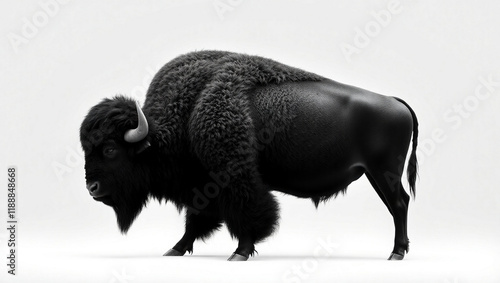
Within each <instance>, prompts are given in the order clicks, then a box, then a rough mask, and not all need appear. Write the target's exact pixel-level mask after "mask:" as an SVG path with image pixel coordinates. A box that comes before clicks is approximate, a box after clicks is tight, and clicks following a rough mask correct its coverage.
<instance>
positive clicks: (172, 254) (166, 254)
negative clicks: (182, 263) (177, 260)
mask: <svg viewBox="0 0 500 283" xmlns="http://www.w3.org/2000/svg"><path fill="white" fill-rule="evenodd" d="M183 255H184V253H181V252H179V251H177V250H174V249H170V250H168V252H166V253H164V254H163V256H183Z"/></svg>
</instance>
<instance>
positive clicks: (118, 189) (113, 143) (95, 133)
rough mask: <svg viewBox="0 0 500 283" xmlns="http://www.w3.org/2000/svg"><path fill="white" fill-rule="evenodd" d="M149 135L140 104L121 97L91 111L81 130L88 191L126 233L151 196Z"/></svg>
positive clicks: (106, 101) (103, 102)
mask: <svg viewBox="0 0 500 283" xmlns="http://www.w3.org/2000/svg"><path fill="white" fill-rule="evenodd" d="M150 132H151V129H150V127H149V126H148V121H147V119H146V117H145V115H144V113H143V112H142V110H141V108H140V106H139V104H138V103H137V102H134V101H133V100H131V99H128V98H125V97H122V96H118V97H115V98H114V99H105V100H103V101H102V102H101V103H99V104H97V105H96V106H94V107H92V108H91V109H90V111H89V113H88V115H87V116H86V117H85V119H84V121H83V123H82V125H81V128H80V141H81V143H82V148H83V150H84V152H85V178H86V181H87V189H88V191H89V193H90V196H91V197H93V198H94V200H96V201H100V202H103V203H104V204H106V205H109V206H111V207H112V208H113V209H114V211H115V213H116V217H117V221H118V226H119V228H120V230H121V231H122V232H123V233H126V232H127V230H128V229H129V228H130V225H131V224H132V222H133V221H134V219H135V217H136V216H137V215H138V214H139V212H140V211H141V209H142V207H143V206H144V205H145V203H146V202H147V199H148V196H149V191H148V187H149V186H148V182H149V170H148V167H147V162H146V161H147V159H148V157H147V155H148V150H147V148H148V147H149V146H150V141H149V137H150Z"/></svg>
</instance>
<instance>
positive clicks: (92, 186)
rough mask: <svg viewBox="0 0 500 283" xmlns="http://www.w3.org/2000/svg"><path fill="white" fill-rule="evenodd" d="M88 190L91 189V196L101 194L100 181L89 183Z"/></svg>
mask: <svg viewBox="0 0 500 283" xmlns="http://www.w3.org/2000/svg"><path fill="white" fill-rule="evenodd" d="M87 190H89V193H90V195H91V196H97V195H98V194H99V182H92V183H88V184H87Z"/></svg>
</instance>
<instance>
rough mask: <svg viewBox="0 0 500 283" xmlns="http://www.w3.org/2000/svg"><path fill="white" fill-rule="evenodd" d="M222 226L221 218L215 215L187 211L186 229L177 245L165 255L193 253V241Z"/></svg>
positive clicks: (205, 236)
mask: <svg viewBox="0 0 500 283" xmlns="http://www.w3.org/2000/svg"><path fill="white" fill-rule="evenodd" d="M220 227H221V220H220V219H219V218H218V217H215V216H208V215H205V214H201V213H200V214H194V213H192V212H190V211H189V210H188V211H187V212H186V230H185V232H184V235H183V236H182V238H181V239H180V240H179V242H177V244H175V246H174V247H173V248H172V249H170V250H169V251H167V252H166V253H165V254H163V255H164V256H182V255H184V254H185V253H186V252H189V253H193V243H194V241H195V240H196V239H205V238H208V237H210V235H211V234H212V233H213V232H214V231H216V230H218V229H219V228H220Z"/></svg>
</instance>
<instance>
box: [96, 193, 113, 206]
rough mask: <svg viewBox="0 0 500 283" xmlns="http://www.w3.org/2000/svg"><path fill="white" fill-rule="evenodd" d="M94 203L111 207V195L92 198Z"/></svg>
mask: <svg viewBox="0 0 500 283" xmlns="http://www.w3.org/2000/svg"><path fill="white" fill-rule="evenodd" d="M92 198H93V199H94V200H95V201H100V202H102V203H104V204H105V205H109V206H113V204H114V203H113V199H112V198H111V195H106V196H101V197H92Z"/></svg>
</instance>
